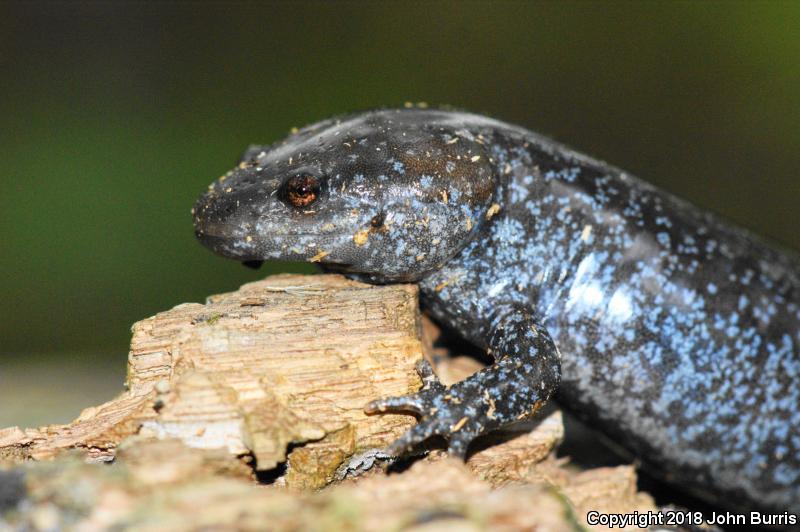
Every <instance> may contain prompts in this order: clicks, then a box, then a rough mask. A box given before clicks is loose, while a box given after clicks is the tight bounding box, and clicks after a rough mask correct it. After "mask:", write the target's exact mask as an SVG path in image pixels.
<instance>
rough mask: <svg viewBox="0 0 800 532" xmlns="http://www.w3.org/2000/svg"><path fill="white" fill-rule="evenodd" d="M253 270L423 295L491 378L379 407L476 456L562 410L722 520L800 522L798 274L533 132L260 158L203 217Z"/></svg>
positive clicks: (409, 122)
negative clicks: (479, 351)
mask: <svg viewBox="0 0 800 532" xmlns="http://www.w3.org/2000/svg"><path fill="white" fill-rule="evenodd" d="M194 221H195V229H196V234H197V236H198V238H199V239H200V240H201V241H202V242H203V244H205V245H206V246H208V247H210V248H211V249H212V250H214V251H215V252H217V253H219V254H221V255H224V256H227V257H231V258H234V259H236V260H240V261H243V262H246V261H264V260H289V261H298V260H300V261H304V260H308V261H313V262H319V263H320V264H321V265H322V267H323V268H325V269H326V270H332V271H339V272H344V273H346V274H348V275H350V276H351V277H354V278H357V279H360V280H364V281H367V282H372V283H391V282H415V283H419V286H420V289H421V296H422V302H423V305H424V306H425V307H426V308H427V310H428V311H429V312H430V313H431V314H432V315H433V316H434V317H435V318H436V319H438V320H439V321H441V322H442V323H444V324H446V325H448V326H450V327H452V328H453V329H455V330H456V331H457V332H459V333H460V334H462V335H463V336H464V337H465V338H466V339H468V340H469V341H471V342H473V343H474V344H476V345H477V346H480V347H482V348H485V349H487V352H488V353H489V354H491V355H492V356H493V357H494V363H493V364H492V365H491V366H489V367H487V368H486V369H484V370H482V371H480V372H479V373H477V374H475V375H474V376H472V377H470V378H468V379H466V380H465V381H463V382H461V383H458V384H456V385H454V386H452V387H450V388H445V387H444V386H442V385H441V384H440V383H439V381H438V380H437V379H436V377H435V376H434V375H433V373H432V372H431V370H430V368H429V367H428V366H427V365H425V366H421V367H420V372H421V374H422V376H423V377H424V380H425V386H424V388H423V389H422V390H421V391H419V392H418V393H416V394H413V395H411V396H408V397H398V398H388V399H383V400H379V401H375V402H374V403H372V404H371V405H369V407H368V410H369V411H372V412H388V411H392V412H395V411H397V412H401V411H411V412H414V413H416V414H417V415H418V416H419V423H418V424H417V425H416V426H415V427H414V428H413V429H411V431H410V432H409V433H407V434H406V435H404V436H403V437H402V438H400V439H399V440H398V441H397V442H395V443H394V445H393V446H392V447H391V452H392V453H395V454H400V453H404V452H407V451H408V450H410V449H411V448H412V447H414V446H415V445H416V444H418V443H420V442H422V441H423V440H425V439H426V438H428V437H429V436H432V435H440V436H443V437H445V438H447V440H448V441H449V450H450V452H451V453H453V454H455V455H458V456H464V455H465V453H466V452H467V446H468V444H469V443H470V441H471V440H472V439H474V438H475V437H476V436H478V435H480V434H483V433H485V432H487V431H489V430H492V429H494V428H497V427H501V426H504V425H506V424H508V423H511V422H513V421H515V420H517V419H520V418H524V417H527V416H529V415H531V414H532V413H533V412H535V411H537V410H538V409H539V408H540V407H541V406H542V405H543V404H544V403H545V402H547V401H548V399H550V398H551V396H553V395H554V394H555V393H556V392H557V393H558V395H557V399H558V401H559V403H560V404H561V405H562V406H564V407H565V408H567V409H569V410H571V411H572V412H574V413H576V414H577V415H578V416H579V417H581V418H583V419H584V420H586V421H587V422H588V423H590V424H591V425H592V426H593V427H595V428H597V429H599V430H601V431H602V432H604V433H605V434H606V435H607V436H608V437H610V438H611V439H612V440H614V441H615V442H617V443H618V444H620V445H621V446H623V447H624V448H626V449H627V450H629V451H630V452H631V453H633V454H634V455H635V456H637V457H638V458H639V459H640V460H641V461H642V463H643V465H644V467H646V468H647V469H648V470H649V471H650V472H651V473H653V474H655V475H657V476H660V477H661V478H665V479H667V480H669V481H670V482H673V483H675V484H677V485H679V486H681V487H683V488H684V489H687V490H690V491H692V492H694V493H695V494H697V495H700V496H702V497H705V498H706V499H708V500H710V501H712V502H714V503H717V504H720V505H723V506H728V507H735V508H737V509H740V510H741V509H745V508H754V509H764V510H773V511H791V512H794V513H798V512H800V431H798V427H799V426H800V387H799V386H798V382H800V305H799V304H800V277H799V276H798V272H800V261H799V260H798V259H797V258H796V257H795V256H793V255H791V254H789V253H788V252H785V251H782V250H779V249H776V248H775V247H772V246H769V245H767V244H765V243H764V242H762V241H761V240H759V239H758V238H757V237H755V236H753V235H752V234H750V233H748V232H747V231H745V230H743V229H740V228H737V227H735V226H733V225H730V224H728V223H724V222H721V221H720V220H718V219H717V218H715V217H714V216H713V215H710V214H707V213H704V212H701V211H699V210H698V209H696V208H694V207H693V206H691V205H689V204H687V203H685V202H683V201H681V200H679V199H676V198H675V197H673V196H671V195H669V194H667V193H665V192H663V191H660V190H658V189H656V188H655V187H652V186H650V185H648V184H647V183H644V182H642V181H640V180H638V179H636V178H634V177H632V176H630V175H628V174H626V173H625V172H623V171H621V170H619V169H616V168H614V167H611V166H609V165H607V164H605V163H603V162H600V161H597V160H594V159H591V158H589V157H586V156H584V155H580V154H578V153H576V152H574V151H572V150H570V149H569V148H566V147H564V146H562V145H559V144H556V143H554V142H552V141H551V140H548V139H546V138H543V137H541V136H539V135H537V134H534V133H531V132H529V131H526V130H524V129H522V128H519V127H516V126H513V125H509V124H505V123H502V122H498V121H495V120H491V119H488V118H485V117H482V116H478V115H474V114H468V113H462V112H453V111H440V110H427V109H400V110H380V111H372V112H366V113H362V114H356V115H352V116H347V117H343V118H340V119H333V120H328V121H325V122H320V123H318V124H315V125H312V126H309V127H306V128H305V129H302V130H300V131H299V132H298V133H295V134H293V135H291V136H290V137H288V138H287V139H286V140H284V141H282V142H278V143H276V144H274V145H271V146H264V147H260V146H254V147H251V148H250V149H248V150H247V152H246V153H245V154H244V156H243V158H242V162H241V164H240V166H239V167H238V168H237V169H234V170H232V171H231V172H229V173H228V174H226V175H225V176H223V177H222V178H220V180H218V181H217V182H215V183H214V184H212V185H211V187H210V189H209V191H208V192H207V193H206V194H205V195H203V196H202V197H201V198H200V199H199V201H198V202H197V205H196V206H195V210H194Z"/></svg>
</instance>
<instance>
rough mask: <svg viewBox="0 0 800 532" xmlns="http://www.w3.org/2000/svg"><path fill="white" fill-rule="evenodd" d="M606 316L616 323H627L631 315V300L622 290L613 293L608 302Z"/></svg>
mask: <svg viewBox="0 0 800 532" xmlns="http://www.w3.org/2000/svg"><path fill="white" fill-rule="evenodd" d="M608 314H609V316H610V317H611V318H613V319H614V320H618V321H627V320H628V318H630V317H631V316H632V315H633V306H632V305H631V298H630V296H628V294H626V293H625V290H623V289H622V288H620V289H618V290H617V291H616V292H614V295H613V296H611V300H610V301H609V302H608Z"/></svg>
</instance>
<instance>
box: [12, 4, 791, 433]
mask: <svg viewBox="0 0 800 532" xmlns="http://www.w3.org/2000/svg"><path fill="white" fill-rule="evenodd" d="M798 28H800V3H779V2H770V3H766V2H764V3H761V2H759V3H732V2H726V3H711V2H705V3H682V2H681V3H677V2H675V3H673V2H647V3H634V2H620V3H607V2H604V3H590V2H579V3H571V2H558V3H555V2H554V3H549V2H548V3H522V2H519V3H516V2H509V3H501V2H491V3H489V2H486V3H484V2H466V3H465V2H441V3H440V2H421V3H399V2H398V3H395V2H386V3H381V2H363V3H344V2H285V3H284V2H280V3H263V4H259V3H240V4H232V3H224V4H213V3H185V4H181V3H173V4H161V3H151V4H145V3H84V4H70V3H40V4H36V3H30V2H26V3H2V4H0V176H1V177H0V179H1V180H0V184H2V192H1V193H0V246H2V247H0V259H2V260H0V294H2V296H3V298H2V304H0V426H4V425H8V424H13V423H19V424H35V423H42V422H53V421H64V420H66V419H69V418H71V417H74V416H75V415H77V413H78V410H79V408H80V407H81V406H89V405H90V404H92V403H96V402H98V401H100V400H105V399H108V398H110V397H111V396H112V395H113V394H114V393H115V392H116V391H118V390H120V389H121V386H122V382H123V379H124V371H125V357H126V355H127V347H128V340H129V337H130V326H131V324H132V323H133V322H134V321H136V320H139V319H142V318H145V317H147V316H149V315H152V314H154V313H156V312H158V311H160V310H164V309H167V308H170V307H172V306H174V305H176V304H178V303H181V302H185V301H203V300H204V298H205V296H206V295H208V294H212V293H216V292H220V291H228V290H233V289H235V288H236V287H238V285H240V284H241V283H243V282H245V281H249V280H253V279H256V278H258V277H260V276H263V275H265V273H266V272H265V270H261V271H260V272H253V271H249V270H246V269H245V268H243V267H241V266H240V265H238V264H236V263H234V262H231V261H227V260H225V259H222V258H218V257H215V256H213V255H211V253H209V252H208V251H206V250H205V249H204V248H202V247H201V246H200V245H199V244H197V243H196V242H195V240H194V236H193V231H192V224H191V217H190V215H189V209H190V208H191V206H192V203H193V202H194V200H195V198H196V197H197V196H198V195H199V194H200V193H201V192H202V191H203V190H204V189H205V187H206V185H208V184H209V183H210V182H211V181H212V180H213V179H215V178H216V177H217V176H219V175H220V174H222V173H223V172H224V171H226V170H227V169H229V168H230V167H232V166H233V165H234V163H235V160H236V158H237V156H238V154H239V153H240V151H241V150H242V149H243V148H244V147H245V146H247V145H248V144H250V143H268V142H271V141H274V140H276V139H278V138H280V137H281V136H283V135H285V134H286V133H287V132H288V131H289V129H290V128H291V127H293V126H302V125H304V124H306V123H308V122H312V121H316V120H318V119H322V118H325V117H327V116H329V115H331V114H338V113H341V112H343V111H350V110H356V109H361V108H368V107H374V106H381V105H400V104H402V103H403V102H405V101H426V102H429V103H431V104H441V103H445V104H451V105H454V106H458V107H463V108H466V109H469V110H473V111H477V112H483V113H487V114H490V115H493V116H495V117H498V118H501V119H505V120H508V121H511V122H515V123H518V124H522V125H525V126H527V127H529V128H531V129H535V130H537V131H539V132H542V133H544V134H546V135H549V136H552V137H555V138H557V139H559V140H561V141H563V142H565V143H567V144H570V145H572V146H574V147H576V148H578V149H579V150H581V151H585V152H587V153H589V154H592V155H595V156H597V157H599V158H602V159H605V160H607V161H609V162H611V163H613V164H615V165H617V166H621V167H623V168H625V169H627V170H629V171H631V172H632V173H634V174H636V175H638V176H640V177H643V178H644V179H647V180H649V181H651V182H653V183H655V184H657V185H659V186H662V187H663V188H665V189H668V190H670V191H672V192H674V193H676V194H678V195H680V196H683V197H685V198H688V199H689V200H691V201H693V202H694V203H696V204H698V205H700V206H702V207H705V208H708V209H711V210H714V211H717V212H719V213H721V214H723V215H725V216H727V217H729V218H730V219H732V220H735V221H736V222H738V223H740V224H743V225H745V226H747V227H750V228H752V229H754V230H755V231H757V232H759V233H762V234H763V235H766V236H768V237H771V238H773V239H775V240H777V241H780V242H782V243H784V244H786V245H787V246H789V247H793V248H796V249H797V248H800V233H798V217H797V215H796V212H797V209H796V207H797V206H798V204H800V185H798V179H797V165H798V162H800V154H798V147H800V127H798V124H800V32H798ZM286 268H287V266H286V265H281V266H278V267H277V268H275V270H273V271H277V270H278V269H281V270H285V269H286ZM293 271H311V270H310V268H309V267H308V266H304V265H300V266H297V265H296V266H294V270H293Z"/></svg>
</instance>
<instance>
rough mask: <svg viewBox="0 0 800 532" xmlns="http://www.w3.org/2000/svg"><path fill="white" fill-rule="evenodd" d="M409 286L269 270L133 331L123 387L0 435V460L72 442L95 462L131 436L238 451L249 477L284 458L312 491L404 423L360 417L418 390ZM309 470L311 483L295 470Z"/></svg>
mask: <svg viewBox="0 0 800 532" xmlns="http://www.w3.org/2000/svg"><path fill="white" fill-rule="evenodd" d="M419 327H420V323H419V311H418V304H417V291H416V287H415V286H413V285H392V286H370V285H365V284H362V283H357V282H354V281H350V280H347V279H345V278H344V277H341V276H338V275H314V276H292V275H279V276H273V277H269V278H267V279H265V280H263V281H259V282H255V283H250V284H246V285H244V286H242V287H241V288H240V289H239V290H238V291H236V292H231V293H227V294H220V295H217V296H212V297H210V298H209V301H208V302H207V303H206V304H204V305H201V304H196V303H189V304H184V305H179V306H177V307H175V308H173V309H171V310H168V311H166V312H161V313H159V314H157V315H155V316H153V317H152V318H148V319H146V320H143V321H140V322H138V323H136V324H135V325H134V326H133V339H132V341H131V350H130V355H129V358H128V379H127V386H128V391H127V392H125V393H123V394H121V395H120V396H119V397H118V398H116V399H115V400H113V401H110V402H108V403H105V404H103V405H100V406H98V407H92V408H88V409H86V410H84V411H83V413H82V414H81V415H80V417H79V418H78V419H77V420H76V421H74V422H73V423H71V424H68V425H55V426H48V427H42V428H39V429H27V430H21V429H19V428H16V427H12V428H10V429H5V430H3V431H0V457H6V458H14V459H24V458H33V459H45V458H50V457H52V456H55V455H56V454H57V453H58V452H60V451H62V450H64V449H68V448H73V447H78V448H82V449H84V450H86V451H87V453H88V454H89V456H90V457H92V458H94V459H98V460H103V459H109V458H111V457H112V456H113V454H114V449H115V447H116V446H117V445H118V444H119V442H120V441H122V439H124V438H125V437H127V436H129V435H132V434H136V433H139V434H142V435H154V436H157V437H162V438H163V437H174V438H178V439H180V440H182V441H184V442H185V443H186V444H187V445H189V446H192V447H197V448H209V449H212V448H225V449H227V450H228V451H229V452H230V453H231V454H234V455H244V454H250V455H252V456H253V457H254V458H255V463H256V467H257V468H258V469H259V470H267V469H272V468H274V467H276V465H277V464H278V463H280V462H283V461H285V460H286V453H287V446H289V445H290V444H293V445H302V444H305V445H304V446H303V447H298V448H297V449H296V453H297V458H298V465H299V466H301V465H302V466H303V467H299V468H292V467H291V465H292V464H291V458H290V471H292V476H291V477H290V478H293V479H294V480H295V481H296V482H297V484H298V485H302V486H307V487H319V486H321V485H324V484H325V482H327V481H329V480H331V479H332V476H333V474H334V472H335V470H336V468H337V467H338V466H339V465H340V464H341V462H342V461H343V460H344V459H345V458H347V457H349V456H350V455H352V454H353V453H357V452H362V451H364V450H367V449H370V448H379V447H383V446H385V445H386V444H388V443H389V442H390V441H391V440H392V439H394V438H396V437H398V436H399V435H400V434H401V433H402V432H403V431H404V430H406V429H407V428H409V427H410V426H411V424H412V423H413V421H414V420H413V418H412V417H410V416H402V415H385V416H367V415H365V414H364V411H363V408H364V405H366V404H367V403H368V402H369V401H370V400H373V399H376V398H378V397H381V396H385V395H402V394H406V393H410V392H413V391H414V390H416V389H417V388H418V387H419V385H420V380H419V377H418V376H417V374H416V372H415V371H414V364H415V362H416V361H417V360H419V359H420V358H421V356H422V344H421V342H420V340H419ZM309 461H312V462H313V463H314V468H313V475H311V476H310V477H309V475H304V474H298V471H305V472H307V473H308V472H309V467H308V465H307V464H308V462H309Z"/></svg>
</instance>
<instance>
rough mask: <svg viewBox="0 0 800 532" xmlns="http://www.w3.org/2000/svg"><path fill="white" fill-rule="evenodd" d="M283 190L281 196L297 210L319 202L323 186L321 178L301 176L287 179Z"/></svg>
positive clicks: (308, 175)
mask: <svg viewBox="0 0 800 532" xmlns="http://www.w3.org/2000/svg"><path fill="white" fill-rule="evenodd" d="M281 188H282V191H281V196H283V198H284V200H285V201H287V202H288V203H289V204H290V205H293V206H295V207H297V208H303V207H308V206H309V205H311V204H312V203H314V202H315V201H317V199H318V198H319V194H320V190H321V188H322V186H321V183H320V180H319V178H317V177H315V176H313V175H310V174H300V175H296V176H294V177H290V178H289V179H287V180H286V182H285V183H284V184H283V186H282V187H281Z"/></svg>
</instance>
